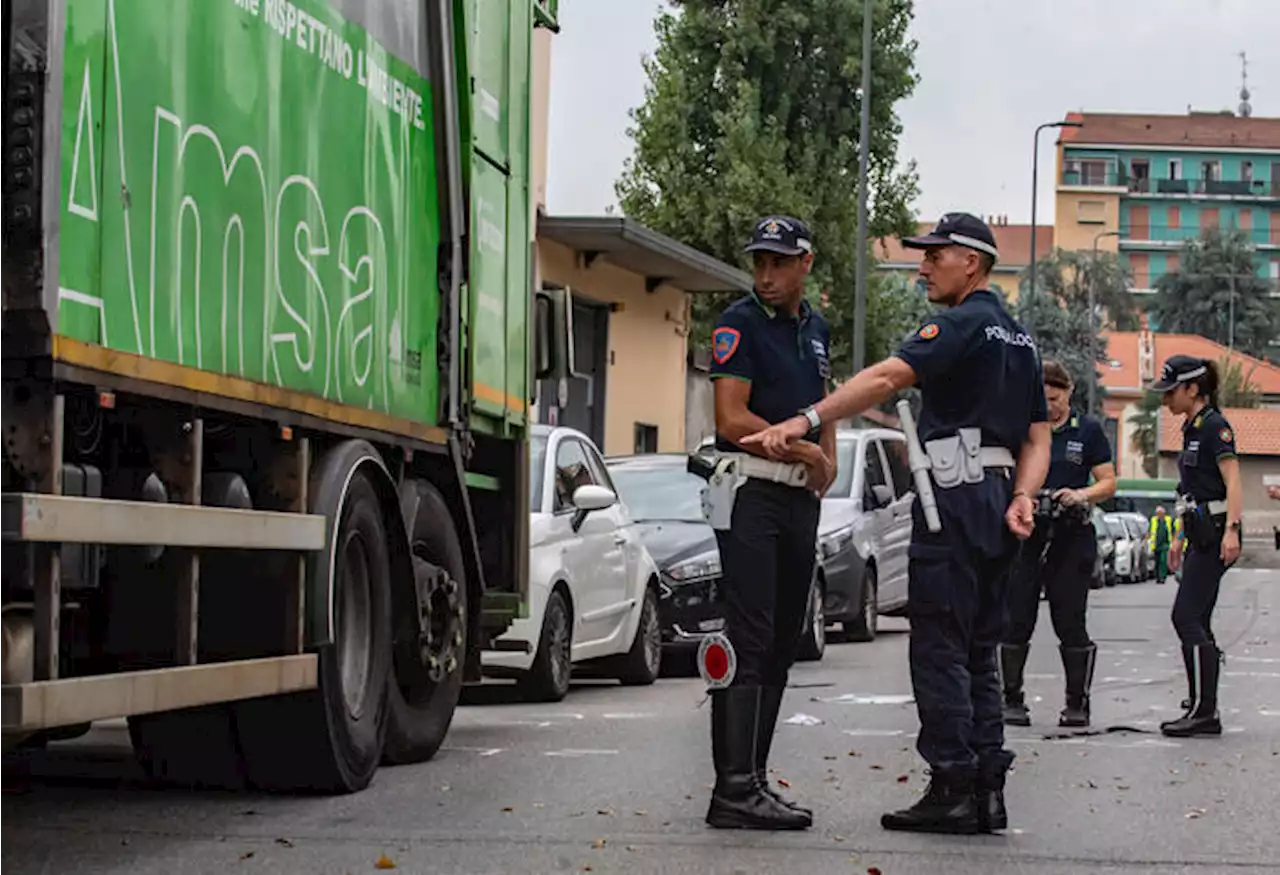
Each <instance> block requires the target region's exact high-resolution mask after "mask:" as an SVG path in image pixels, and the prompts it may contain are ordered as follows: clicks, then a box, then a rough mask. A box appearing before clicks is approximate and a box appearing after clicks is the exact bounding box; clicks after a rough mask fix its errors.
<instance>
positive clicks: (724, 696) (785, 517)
mask: <svg viewBox="0 0 1280 875" xmlns="http://www.w3.org/2000/svg"><path fill="white" fill-rule="evenodd" d="M746 251H748V252H750V253H752V257H753V260H754V268H755V287H754V290H753V291H752V292H751V294H749V295H747V296H745V297H743V298H741V299H739V300H738V301H735V302H734V303H733V304H730V305H729V306H728V307H727V308H726V309H725V311H724V312H723V313H722V314H721V316H720V319H719V321H718V322H717V323H716V326H715V331H714V332H713V335H712V340H713V349H712V365H711V377H712V379H713V380H714V381H715V383H714V385H715V413H716V457H717V460H718V461H726V460H733V461H734V463H735V465H736V466H737V467H736V470H737V472H738V473H739V474H740V475H741V476H742V478H743V479H741V480H740V481H739V483H740V485H739V486H738V487H737V488H736V489H735V490H733V493H732V495H733V497H732V499H731V501H732V519H731V525H730V527H729V528H728V529H725V530H717V531H716V540H717V543H718V545H719V549H720V563H721V572H722V581H723V582H722V586H721V587H720V588H719V593H720V598H721V601H722V606H723V611H724V617H725V633H726V635H727V637H728V639H729V643H730V645H731V647H732V651H733V653H734V656H735V658H736V670H735V672H734V675H733V679H732V683H731V685H730V686H728V687H726V688H723V689H714V690H712V692H711V734H712V754H713V757H714V760H715V768H716V785H715V791H714V793H713V794H712V798H711V804H710V807H709V809H708V811H707V823H709V824H711V825H712V826H714V827H718V828H722V829H742V828H747V829H804V828H807V827H809V826H810V825H811V824H812V822H813V816H812V812H811V811H809V810H808V809H805V808H801V807H800V806H797V805H795V804H794V803H791V802H789V801H787V800H785V799H784V798H783V797H782V796H781V795H780V794H779V793H778V792H777V790H775V789H773V788H772V787H771V786H770V785H769V779H768V775H767V768H768V767H767V762H768V756H769V748H770V745H771V742H772V739H773V733H774V727H775V726H776V724H777V720H778V712H779V709H780V708H781V706H782V696H783V691H784V690H785V688H786V685H787V675H788V671H789V670H790V668H791V665H792V663H793V662H794V661H795V658H796V653H797V650H798V649H799V645H800V638H801V635H802V632H803V627H804V621H805V613H806V608H807V605H808V598H809V586H810V581H811V580H812V577H813V570H814V562H815V559H816V543H817V533H818V515H819V512H820V510H821V500H820V496H821V495H822V494H823V493H824V492H825V491H826V489H827V488H828V487H829V486H830V484H831V481H832V480H833V479H834V477H835V461H834V460H835V430H834V427H833V426H831V425H824V426H822V427H821V428H819V427H818V426H817V425H814V426H812V427H810V428H806V429H805V433H804V434H803V435H802V436H801V437H802V438H803V439H802V440H799V441H796V442H795V443H794V444H793V445H792V447H791V448H790V450H789V451H788V452H786V453H784V454H780V458H779V459H778V460H770V459H765V458H763V457H761V456H760V455H751V454H749V453H748V452H747V451H745V450H744V448H743V447H742V446H740V445H739V441H740V440H741V438H742V437H744V436H745V435H748V434H751V433H752V432H756V431H759V430H760V429H762V428H765V427H767V426H768V425H770V424H772V423H775V422H781V421H783V420H784V419H787V418H788V417H790V416H793V415H795V414H796V413H797V412H798V411H800V410H803V409H805V408H807V407H809V406H811V405H813V404H814V403H816V402H818V401H820V400H821V399H822V398H823V397H824V396H825V395H826V387H827V378H828V377H829V376H830V375H831V366H830V362H829V359H828V349H829V345H830V341H831V338H830V332H829V331H828V329H827V324H826V321H825V320H824V319H823V318H822V316H821V315H820V314H819V313H818V312H817V311H815V310H814V309H813V308H812V307H810V306H809V303H808V302H807V301H805V300H804V280H805V277H806V276H807V275H808V273H809V271H810V269H811V267H812V265H813V257H814V243H813V235H812V234H811V233H810V231H809V228H808V227H807V226H806V225H805V223H804V222H802V221H800V220H799V219H796V218H793V217H790V216H769V217H767V218H764V219H762V220H760V221H759V222H758V223H757V224H756V226H755V231H754V233H753V235H752V238H751V242H750V243H749V244H748V245H747V247H746ZM757 453H758V449H757Z"/></svg>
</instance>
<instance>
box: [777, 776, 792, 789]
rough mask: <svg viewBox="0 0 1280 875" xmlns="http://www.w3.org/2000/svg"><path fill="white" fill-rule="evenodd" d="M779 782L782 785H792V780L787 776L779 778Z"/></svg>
mask: <svg viewBox="0 0 1280 875" xmlns="http://www.w3.org/2000/svg"><path fill="white" fill-rule="evenodd" d="M778 784H779V786H782V787H790V786H791V782H790V781H788V780H787V779H786V778H779V779H778Z"/></svg>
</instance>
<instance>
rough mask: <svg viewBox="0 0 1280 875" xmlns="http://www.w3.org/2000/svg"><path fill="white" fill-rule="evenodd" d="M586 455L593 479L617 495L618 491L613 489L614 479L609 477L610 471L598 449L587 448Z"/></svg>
mask: <svg viewBox="0 0 1280 875" xmlns="http://www.w3.org/2000/svg"><path fill="white" fill-rule="evenodd" d="M586 453H587V461H588V462H589V463H590V464H591V479H592V480H593V481H595V482H596V483H597V484H599V485H600V486H603V487H604V488H606V489H608V490H609V491H610V492H612V493H613V494H614V495H617V494H618V490H617V489H614V488H613V478H612V477H610V476H609V469H608V468H606V467H605V464H604V460H603V459H601V458H600V454H599V453H597V452H596V448H595V447H592V446H588V447H586Z"/></svg>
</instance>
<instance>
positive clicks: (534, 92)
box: [529, 27, 552, 228]
mask: <svg viewBox="0 0 1280 875" xmlns="http://www.w3.org/2000/svg"><path fill="white" fill-rule="evenodd" d="M551 38H552V33H551V31H549V30H547V29H546V28H545V27H535V28H534V29H533V59H532V74H533V75H532V78H531V80H530V86H529V88H530V94H529V98H530V104H531V105H530V107H529V128H530V130H529V162H530V168H529V174H530V182H531V183H532V185H533V198H532V200H533V204H532V210H533V215H531V216H530V217H529V219H530V223H531V224H530V226H529V227H530V228H536V227H537V223H536V221H534V217H535V216H536V215H537V211H538V208H539V207H541V208H543V209H545V208H546V205H547V127H548V124H549V118H550V114H551Z"/></svg>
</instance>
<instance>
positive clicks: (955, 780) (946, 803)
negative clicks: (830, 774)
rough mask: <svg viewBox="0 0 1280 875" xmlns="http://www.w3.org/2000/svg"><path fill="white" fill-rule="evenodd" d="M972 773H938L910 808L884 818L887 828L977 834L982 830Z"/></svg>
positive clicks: (906, 830)
mask: <svg viewBox="0 0 1280 875" xmlns="http://www.w3.org/2000/svg"><path fill="white" fill-rule="evenodd" d="M975 789H976V784H975V781H974V778H973V776H972V775H959V774H934V775H933V777H932V778H931V779H930V781H929V789H928V790H926V791H925V794H924V796H923V797H921V799H920V801H919V802H917V803H916V804H915V805H912V806H911V807H910V808H904V809H902V810H900V811H892V812H890V813H888V814H885V815H883V816H882V817H881V818H880V825H881V826H882V827H884V828H885V829H891V830H899V831H903V832H937V833H948V834H951V835H973V834H975V833H977V832H978V831H979V830H980V828H981V827H980V825H979V823H978V804H977V799H976V796H975Z"/></svg>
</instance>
